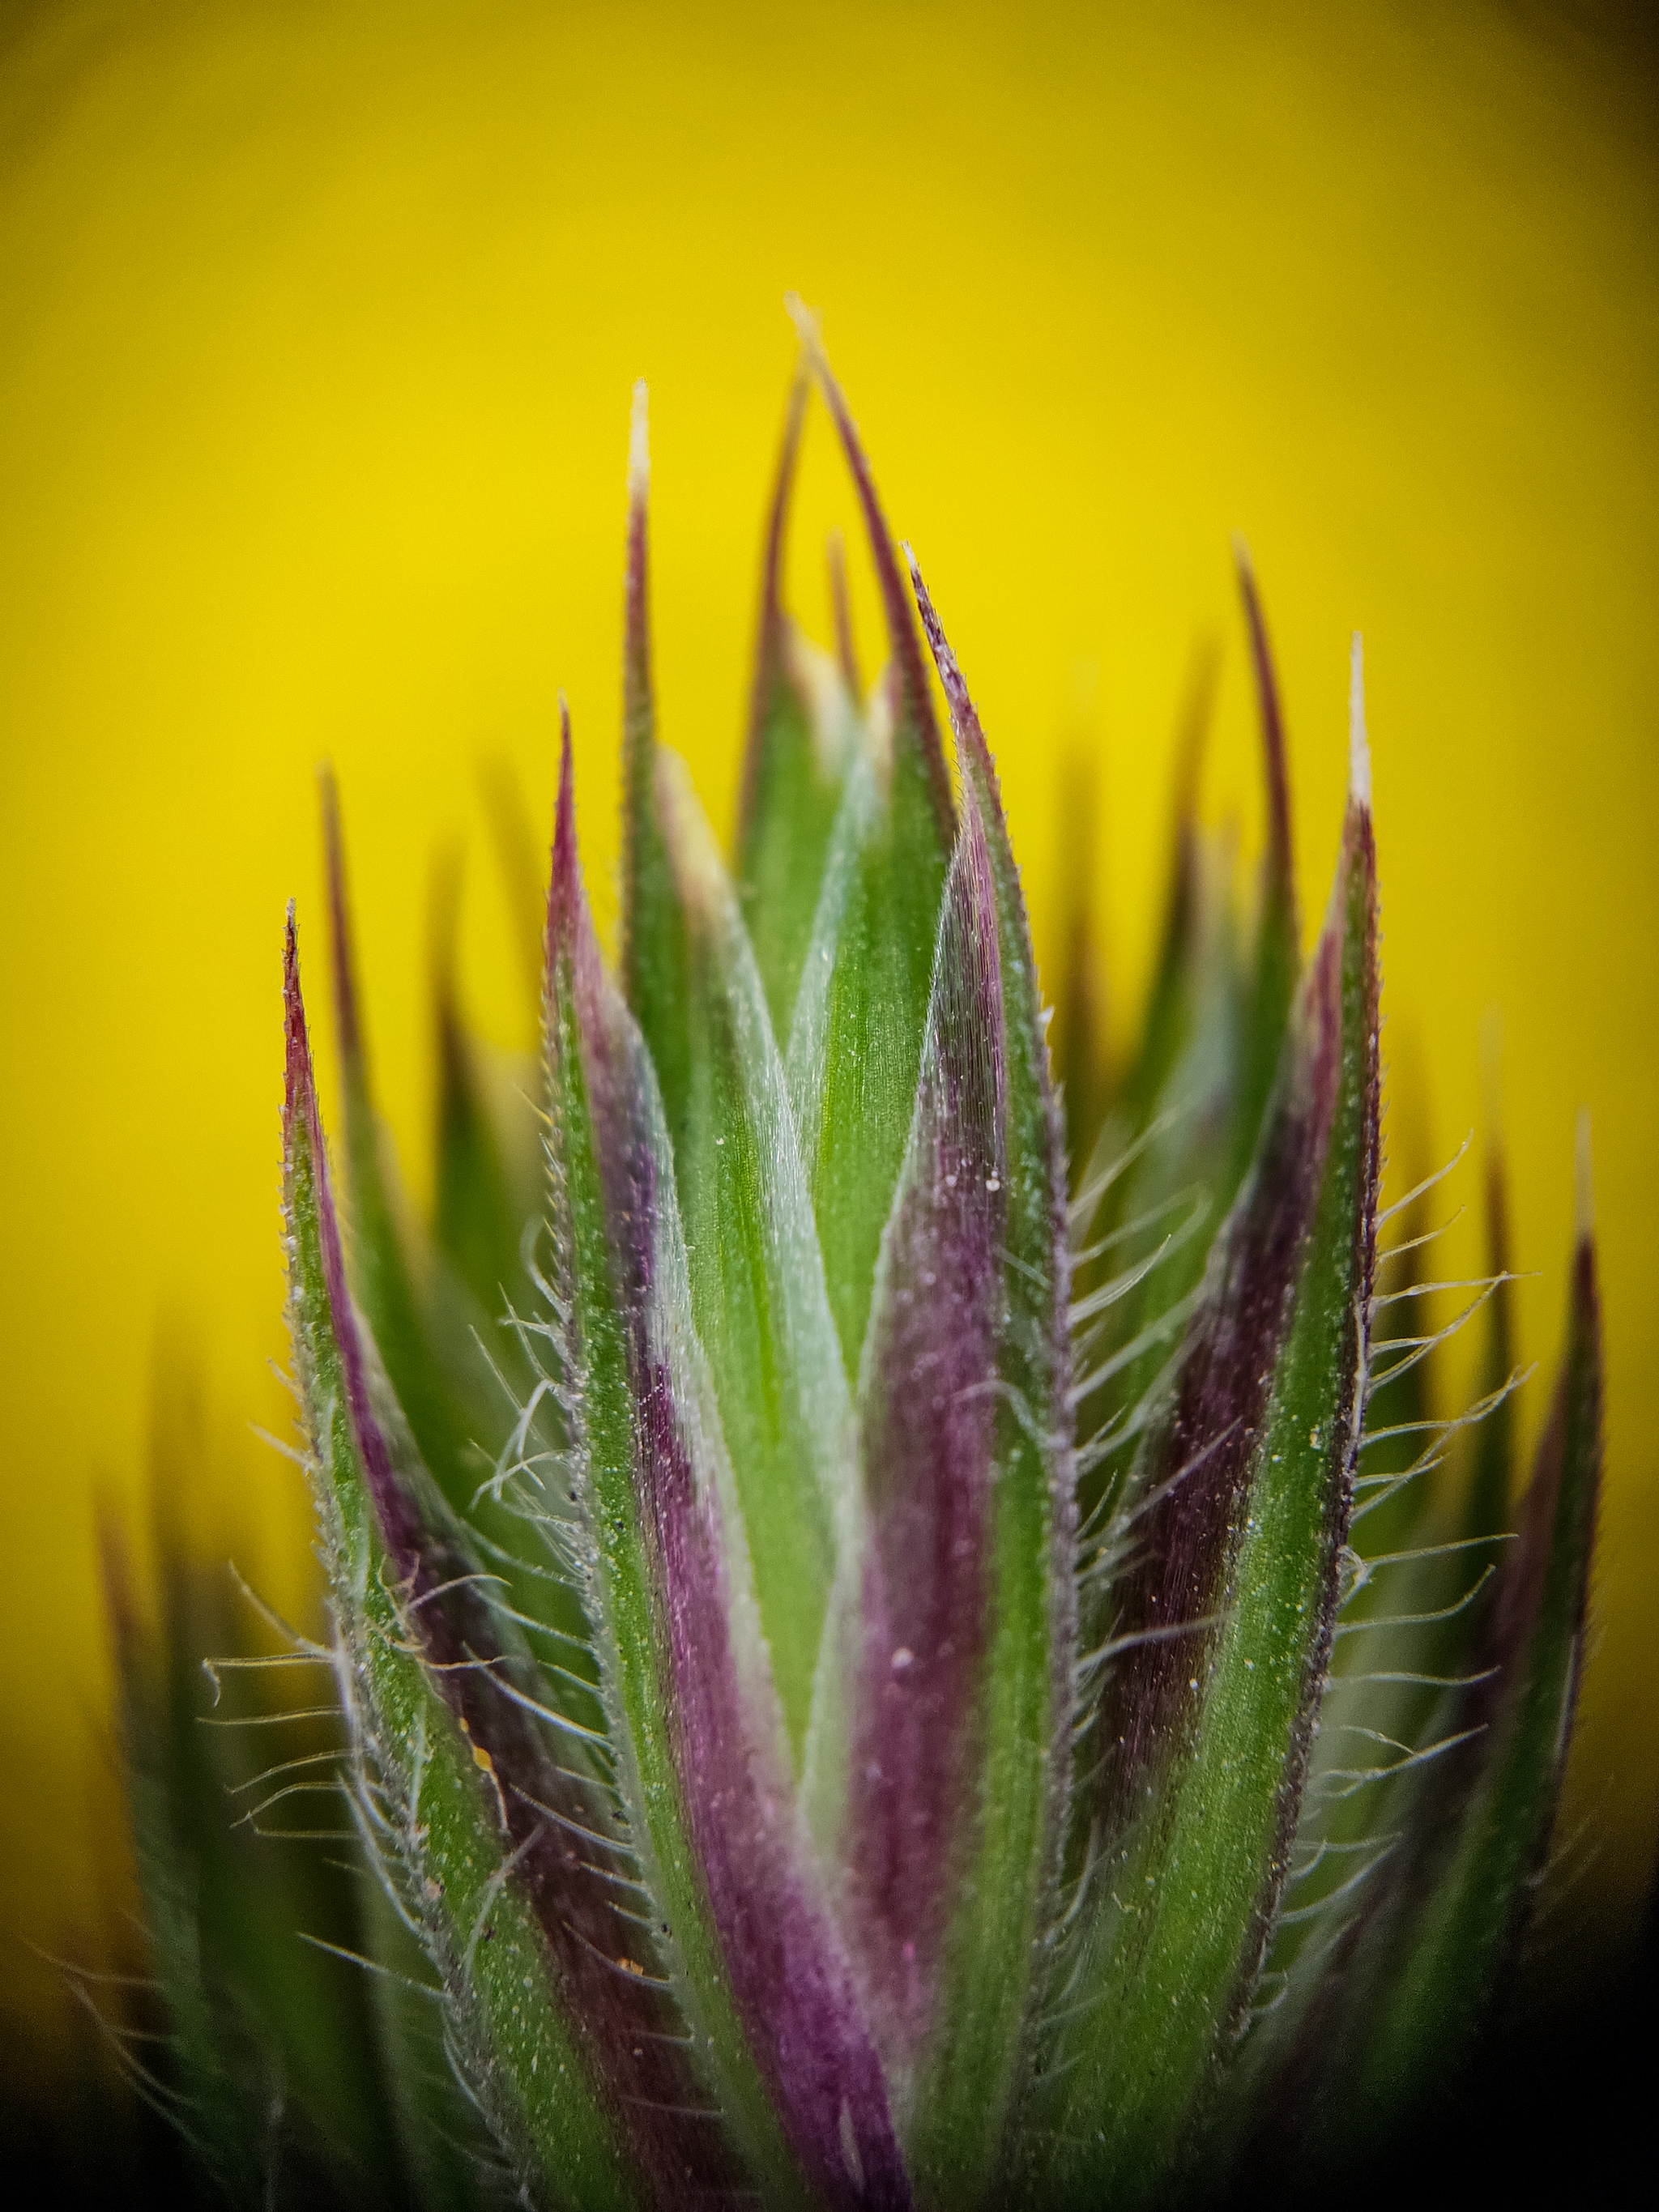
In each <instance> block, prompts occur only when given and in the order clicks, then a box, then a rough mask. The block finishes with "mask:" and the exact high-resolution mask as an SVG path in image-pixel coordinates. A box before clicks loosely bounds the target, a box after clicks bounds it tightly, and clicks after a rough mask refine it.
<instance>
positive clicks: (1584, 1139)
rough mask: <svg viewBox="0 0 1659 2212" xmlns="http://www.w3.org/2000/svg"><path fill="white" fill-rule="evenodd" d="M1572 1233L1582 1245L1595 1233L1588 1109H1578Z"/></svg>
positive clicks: (1593, 1181)
mask: <svg viewBox="0 0 1659 2212" xmlns="http://www.w3.org/2000/svg"><path fill="white" fill-rule="evenodd" d="M1572 1217H1573V1218H1572V1225H1573V1233H1574V1235H1575V1236H1576V1237H1577V1239H1578V1242H1579V1243H1581V1244H1582V1243H1585V1242H1586V1241H1587V1240H1588V1239H1589V1237H1592V1236H1594V1234H1595V1178H1594V1176H1593V1175H1592V1173H1591V1161H1590V1117H1589V1107H1588V1106H1582V1107H1580V1109H1578V1140H1577V1145H1576V1146H1575V1147H1574V1158H1573V1208H1572Z"/></svg>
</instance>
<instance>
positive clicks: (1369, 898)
mask: <svg viewBox="0 0 1659 2212" xmlns="http://www.w3.org/2000/svg"><path fill="white" fill-rule="evenodd" d="M1357 653H1358V647H1357V646H1356V678H1355V704H1354V716H1353V720H1354V738H1353V746H1352V777H1351V789H1350V798H1349V805H1348V812H1347V817H1346V823H1345V824H1344V829H1343V842H1342V852H1341V856H1340V861H1339V865H1338V869H1337V875H1336V882H1335V884H1334V889H1333V891H1332V896H1331V902H1330V906H1329V908H1328V914H1327V917H1326V922H1325V927H1324V930H1323V933H1322V937H1321V939H1320V943H1319V945H1318V947H1317V949H1316V953H1315V956H1314V957H1313V960H1312V962H1311V963H1310V968H1309V970H1308V973H1307V975H1306V977H1305V979H1304V983H1303V986H1302V987H1301V990H1300V993H1299V994H1298V997H1297V1002H1296V1006H1295V1007H1294V1010H1293V1012H1292V1016H1291V1023H1290V1026H1289V1030H1288V1032H1287V1036H1286V1041H1285V1050H1284V1053H1283V1055H1282V1058H1281V1060H1280V1065H1279V1074H1278V1077H1277V1079H1276V1084H1275V1088H1274V1091H1273V1099H1272V1103H1270V1105H1269V1108H1268V1110H1267V1116H1266V1119H1265V1120H1264V1122H1263V1125H1262V1130H1261V1139H1260V1141H1259V1144H1258V1146H1257V1150H1256V1154H1255V1160H1254V1163H1253V1164H1252V1166H1251V1169H1250V1171H1249V1176H1247V1178H1246V1180H1245V1182H1244V1186H1243V1189H1242V1190H1241V1192H1240V1194H1239V1196H1238V1199H1237V1202H1236V1204H1235V1206H1234V1208H1233V1211H1232V1212H1231V1216H1230V1218H1229V1219H1228V1220H1227V1222H1226V1223H1225V1225H1224V1226H1223V1228H1222V1231H1221V1232H1220V1235H1219V1237H1218V1240H1217V1245H1216V1249H1215V1251H1214V1253H1213V1254H1212V1259H1211V1262H1210V1266H1209V1268H1208V1270H1207V1272H1206V1278H1205V1285H1204V1291H1203V1295H1202V1297H1201V1300H1200V1305H1199V1308H1198V1310H1197V1312H1196V1314H1195V1316H1194V1320H1193V1322H1191V1324H1190V1325H1189V1328H1188V1334H1187V1339H1186V1342H1185V1345H1184V1346H1183V1352H1182V1364H1181V1367H1180V1370H1179V1372H1178V1375H1177V1376H1176V1381H1175V1383H1174V1386H1173V1389H1172V1392H1171V1394H1170V1397H1169V1398H1168V1400H1167V1401H1165V1403H1164V1407H1163V1408H1162V1410H1161V1411H1160V1412H1159V1413H1158V1416H1157V1417H1156V1418H1155V1419H1154V1421H1153V1423H1152V1426H1151V1428H1150V1429H1149V1430H1148V1431H1147V1434H1146V1438H1145V1440H1144V1442H1143V1444H1142V1447H1141V1449H1140V1451H1139V1454H1138V1455H1137V1461H1136V1465H1135V1468H1134V1470H1133V1477H1132V1480H1131V1481H1130V1483H1129V1484H1128V1486H1127V1491H1126V1495H1125V1497H1124V1498H1123V1499H1122V1501H1121V1504H1120V1505H1119V1507H1118V1509H1117V1511H1116V1514H1115V1525H1114V1528H1113V1529H1112V1530H1111V1532H1110V1537H1109V1542H1110V1547H1111V1551H1112V1553H1113V1554H1114V1555H1115V1558H1116V1560H1117V1562H1118V1565H1117V1570H1116V1572H1115V1576H1114V1579H1113V1584H1112V1592H1113V1605H1114V1618H1113V1620H1112V1622H1111V1636H1110V1640H1109V1643H1108V1644H1106V1646H1105V1647H1104V1649H1103V1650H1102V1651H1101V1652H1100V1653H1099V1654H1098V1655H1097V1663H1098V1665H1099V1666H1100V1668H1102V1669H1103V1678H1102V1681H1101V1686H1100V1689H1099V1692H1098V1704H1097V1711H1096V1713H1095V1715H1094V1717H1093V1734H1092V1741H1091V1742H1090V1743H1089V1752H1090V1755H1091V1760H1092V1775H1091V1779H1090V1780H1089V1781H1088V1782H1087V1783H1085V1788H1086V1789H1088V1790H1090V1791H1091V1794H1092V1796H1093V1800H1094V1803H1095V1806H1096V1808H1097V1809H1096V1820H1095V1827H1094V1833H1093V1836H1092V1838H1091V1863H1090V1865H1089V1868H1088V1870H1087V1873H1086V1875H1085V1890H1084V1893H1083V1895H1082V1897H1081V1899H1080V1900H1079V1910H1078V1915H1077V1934H1076V1937H1075V1941H1074V1948H1073V1949H1072V1951H1071V1953H1070V1954H1069V1958H1068V1960H1067V1971H1066V1973H1065V1976H1064V1978H1063V1981H1062V1983H1061V1985H1060V1987H1059V1989H1058V1990H1056V1993H1055V1997H1054V2027H1053V2031H1052V2040H1051V2043H1050V2045H1049V2048H1048V2051H1046V2052H1045V2054H1044V2072H1045V2074H1047V2075H1051V2076H1052V2084H1051V2086H1048V2087H1044V2086H1043V2085H1042V2083H1041V2082H1040V2083H1039V2087H1038V2091H1037V2112H1038V2114H1039V2117H1040V2119H1041V2121H1042V2124H1043V2126H1044V2128H1045V2130H1048V2131H1049V2132H1048V2143H1049V2146H1050V2151H1049V2156H1048V2160H1046V2161H1045V2163H1044V2164H1043V2165H1042V2166H1041V2167H1040V2168H1039V2169H1038V2172H1037V2174H1036V2175H1035V2176H1034V2177H1033V2187H1032V2194H1033V2197H1034V2199H1035V2198H1036V2197H1039V2196H1040V2195H1041V2193H1042V2191H1043V2190H1045V2189H1048V2188H1052V2187H1053V2186H1054V2185H1056V2182H1059V2183H1060V2184H1063V2185H1065V2186H1066V2187H1069V2188H1071V2189H1073V2191H1075V2190H1077V2189H1079V2188H1082V2187H1088V2188H1090V2189H1095V2190H1098V2191H1101V2193H1102V2194H1103V2195H1104V2194H1111V2195H1112V2196H1113V2197H1114V2198H1115V2200H1126V2201H1140V2200H1142V2199H1144V2198H1146V2197H1150V2196H1152V2195H1154V2194H1156V2193H1157V2191H1158V2190H1159V2189H1160V2188H1161V2187H1162V2186H1164V2185H1166V2184H1167V2180H1168V2178H1169V2176H1170V2172H1171V2169H1172V2168H1173V2167H1174V2166H1176V2164H1177V2163H1178V2161H1179V2160H1181V2159H1182V2157H1183V2156H1186V2155H1189V2154H1190V2153H1191V2148H1192V2145H1193V2143H1194V2131H1195V2130H1196V2129H1197V2127H1198V2126H1199V2124H1200V2122H1201V2119H1202V2116H1203V2113H1204V2110H1205V2106H1206V2103H1207V2101H1208V2098H1209V2095H1210V2093H1211V2091H1212V2086H1213V2080H1214V2075H1215V2069H1216V2068H1217V2065H1218V2060H1219V2058H1220V2056H1221V2054H1222V2052H1223V2051H1224V2050H1225V2047H1226V2046H1227V2045H1228V2043H1229V2042H1230V2040H1231V2038H1232V2036H1233V2035H1234V2034H1235V2033H1237V2029H1238V2027H1239V2026H1240V2025H1241V2023H1242V2021H1243V2016H1244V2014H1245V2012H1246V2010H1247V2008H1248V2006H1249V2001H1250V1997H1251V1994H1252V1991H1253V1990H1254V1987H1255V1979H1256V1976H1257V1973H1258V1972H1259V1969H1260V1966H1261V1955H1262V1950H1263V1947H1264V1945H1265V1942H1266V1940H1267V1934H1268V1931H1269V1929H1270V1928H1271V1926H1272V1923H1273V1914H1274V1911H1275V1909H1276V1906H1277V1902H1278V1898H1279V1890H1280V1887H1281V1885H1282V1882H1283V1880H1284V1872H1285V1852H1286V1850H1287V1847H1288V1845H1289V1843H1290V1839H1291V1834H1292V1833H1293V1832H1294V1827H1295V1823H1296V1818H1297V1807H1298V1802H1299V1799H1300V1795H1301V1790H1302V1784H1303V1779H1304V1772H1305V1769H1306V1764H1307V1758H1308V1752H1309V1747H1310V1741H1311V1739H1312V1735H1313V1731H1314V1729H1315V1725H1316V1719H1317V1715H1318V1710H1319V1699H1320V1693H1321V1690H1322V1685H1323V1680H1324V1674H1325V1668H1326V1665H1327V1662H1328V1655H1329V1650H1330V1642H1331V1632H1332V1626H1333V1620H1334V1613H1335V1607H1336V1598H1337V1590H1338V1582H1339V1571H1340V1559H1341V1554H1342V1547H1343V1542H1344V1539H1345V1535H1346V1523H1347V1516H1348V1510H1349V1503H1350V1498H1351V1485H1352V1474H1353V1462H1354V1453H1355V1449H1356V1447H1357V1444H1358V1434H1359V1424H1360V1418H1361V1412H1362V1407H1361V1395H1360V1394H1361V1389H1362V1386H1363V1379H1364V1358H1365V1343H1364V1337H1365V1328H1366V1318H1367V1315H1368V1310H1369V1301H1370V1293H1371V1271H1372V1261H1373V1252H1374V1241H1375V1221H1376V1175H1377V1148H1378V1135H1377V1059H1376V1035H1377V1029H1376V1025H1377V994H1376V884H1375V861H1374V856H1373V845H1372V832H1371V821H1370V765H1369V756H1368V754H1367V752H1366V750H1365V746H1364V720H1363V712H1362V710H1361V708H1360V704H1359V700H1358V661H1357Z"/></svg>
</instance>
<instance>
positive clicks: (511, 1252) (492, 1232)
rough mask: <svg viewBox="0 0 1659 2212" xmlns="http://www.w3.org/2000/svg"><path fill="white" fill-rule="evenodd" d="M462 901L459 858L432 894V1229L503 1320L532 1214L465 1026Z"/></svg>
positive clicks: (449, 858) (439, 871) (453, 857)
mask: <svg viewBox="0 0 1659 2212" xmlns="http://www.w3.org/2000/svg"><path fill="white" fill-rule="evenodd" d="M459 893H460V866H459V854H456V853H454V852H451V853H449V854H446V855H445V856H443V857H442V858H441V860H440V862H439V865H438V866H437V868H436V870H435V874H434V880H433V891H432V1010H433V1018H434V1023H435V1027H436V1030H437V1032H438V1142H437V1163H436V1165H437V1174H436V1178H435V1180H436V1183H437V1191H436V1200H435V1206H434V1214H433V1234H434V1236H435V1239H436V1241H437V1245H438V1249H439V1250H440V1251H441V1253H442V1254H443V1255H444V1256H445V1258H446V1259H447V1261H448V1262H449V1264H450V1266H451V1267H453V1269H454V1271H455V1273H456V1275H457V1276H458V1278H459V1280H460V1282H461V1283H462V1284H463V1285H465V1288H466V1290H467V1291H469V1292H470V1293H471V1297H472V1298H473V1299H474V1300H475V1301H476V1303H477V1308H478V1310H479V1312H480V1313H481V1314H483V1315H486V1316H489V1318H490V1319H492V1320H495V1319H498V1318H499V1317H500V1316H501V1312H502V1310H503V1309H504V1308H505V1306H506V1305H507V1303H508V1302H509V1300H511V1299H513V1297H520V1296H522V1287H521V1286H522V1285H523V1281H524V1276H523V1269H522V1267H521V1266H520V1258H519V1252H520V1243H521V1240H522V1236H523V1231H524V1225H525V1223H526V1221H527V1220H528V1219H529V1218H530V1212H531V1207H530V1206H526V1205H525V1204H524V1203H523V1202H522V1200H521V1199H520V1198H519V1197H517V1196H516V1195H515V1194H514V1192H513V1188H512V1186H511V1182H510V1180H509V1177H508V1175H507V1162H506V1158H505V1157H504V1152H503V1146H502V1143H501V1133H500V1132H499V1131H498V1130H497V1129H496V1127H495V1122H494V1119H493V1116H492V1115H491V1113H490V1109H489V1103H488V1101H487V1098H486V1095H485V1091H484V1085H483V1079H482V1071H481V1069H480V1067H479V1065H478V1055H477V1048H475V1047H474V1045H473V1043H472V1041H471V1038H470V1037H469V1036H467V1034H466V1030H465V1027H464V1026H463V1024H462V1021H461V1012H460V1006H459V996H458V992H457V987H456V977H455V939H456V928H457V921H458V918H459ZM464 1326H465V1325H463V1332H462V1333H463V1334H464ZM497 1334H500V1333H499V1332H497ZM508 1356H510V1354H509V1355H508Z"/></svg>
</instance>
